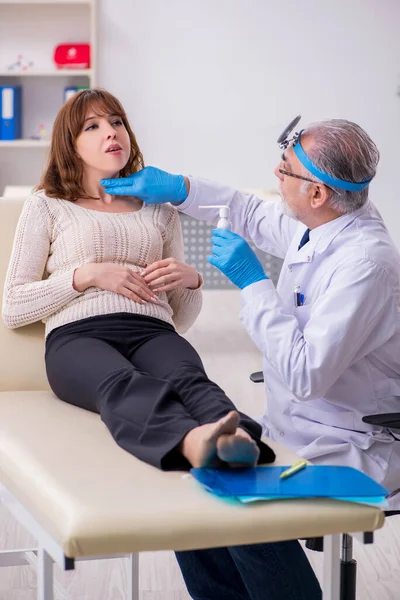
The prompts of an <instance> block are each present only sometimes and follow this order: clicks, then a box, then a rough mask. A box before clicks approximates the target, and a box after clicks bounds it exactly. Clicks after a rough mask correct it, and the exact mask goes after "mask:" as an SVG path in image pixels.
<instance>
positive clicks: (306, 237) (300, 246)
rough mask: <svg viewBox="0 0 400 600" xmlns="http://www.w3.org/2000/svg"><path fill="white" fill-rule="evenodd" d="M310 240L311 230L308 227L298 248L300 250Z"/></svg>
mask: <svg viewBox="0 0 400 600" xmlns="http://www.w3.org/2000/svg"><path fill="white" fill-rule="evenodd" d="M309 241H310V230H309V229H306V230H305V232H304V234H303V237H302V238H301V240H300V244H299V247H298V249H297V250H300V248H302V247H303V246H305V245H306V244H307V242H309Z"/></svg>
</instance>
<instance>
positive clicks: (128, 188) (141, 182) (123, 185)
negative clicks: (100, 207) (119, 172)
mask: <svg viewBox="0 0 400 600" xmlns="http://www.w3.org/2000/svg"><path fill="white" fill-rule="evenodd" d="M100 183H101V185H102V186H103V187H104V189H105V191H106V192H107V194H111V195H113V196H136V198H140V200H143V202H146V203H147V204H163V203H164V202H183V201H184V200H186V198H187V195H188V193H189V185H190V184H189V180H188V179H187V178H185V177H183V175H172V174H171V173H167V172H166V171H161V169H157V168H156V167H144V168H143V169H142V170H141V171H138V172H137V173H132V175H129V177H121V178H117V179H102V180H101V181H100Z"/></svg>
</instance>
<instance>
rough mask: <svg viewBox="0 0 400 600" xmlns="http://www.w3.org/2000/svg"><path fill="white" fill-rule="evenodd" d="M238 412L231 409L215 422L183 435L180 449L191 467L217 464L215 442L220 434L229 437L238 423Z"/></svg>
mask: <svg viewBox="0 0 400 600" xmlns="http://www.w3.org/2000/svg"><path fill="white" fill-rule="evenodd" d="M239 418H240V417H239V413H237V412H236V411H235V410H231V412H229V413H228V414H227V415H226V416H225V417H223V418H222V419H219V421H216V422H215V423H207V424H206V425H200V426H199V427H195V428H194V429H192V430H191V431H189V433H188V434H187V435H186V436H185V439H184V440H183V442H182V443H181V446H180V451H181V452H182V454H183V456H185V458H187V460H188V461H189V462H190V464H191V465H192V466H193V467H211V466H218V465H220V464H221V461H220V460H219V459H218V456H217V442H218V440H219V438H220V437H221V436H224V435H226V436H228V437H231V436H233V435H234V434H235V432H236V430H237V426H238V424H239Z"/></svg>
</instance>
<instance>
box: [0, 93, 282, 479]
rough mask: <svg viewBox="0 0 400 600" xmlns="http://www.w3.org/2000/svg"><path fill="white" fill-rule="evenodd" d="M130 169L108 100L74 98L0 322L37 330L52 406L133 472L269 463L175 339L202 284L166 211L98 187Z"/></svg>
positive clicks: (57, 133) (30, 207) (253, 433)
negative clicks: (42, 337)
mask: <svg viewBox="0 0 400 600" xmlns="http://www.w3.org/2000/svg"><path fill="white" fill-rule="evenodd" d="M143 166H144V164H143V157H142V154H141V152H140V150H139V147H138V144H137V142H136V139H135V136H134V134H133V132H132V130H131V128H130V125H129V123H128V120H127V118H126V115H125V112H124V110H123V108H122V106H121V104H120V103H119V101H118V100H117V99H116V98H114V97H113V96H112V95H111V94H109V93H108V92H106V91H103V90H86V91H82V92H80V93H78V94H76V95H75V96H74V97H73V98H71V99H70V100H69V101H68V102H67V103H66V104H64V106H63V107H62V108H61V110H60V112H59V114H58V115H57V118H56V120H55V123H54V129H53V136H52V144H51V149H50V157H49V161H48V165H47V168H46V169H45V171H44V174H43V176H42V180H41V182H40V185H39V186H38V189H37V191H36V193H35V194H33V195H32V196H30V197H29V198H28V199H27V201H26V202H25V205H24V208H23V211H22V215H21V218H20V221H19V225H18V228H17V232H16V236H15V243H14V248H13V252H12V256H11V261H10V265H9V270H8V276H7V280H6V285H5V293H4V304H3V319H4V321H5V323H6V325H7V326H9V327H11V328H14V327H20V326H22V325H27V324H29V323H33V322H35V321H38V320H40V319H41V320H43V321H44V322H45V324H46V368H47V375H48V379H49V382H50V386H51V388H52V390H53V391H54V393H55V394H56V395H57V396H58V397H59V398H61V399H62V400H65V401H66V402H69V403H71V404H75V405H78V406H80V407H82V408H86V409H88V410H92V411H96V412H99V413H100V415H101V418H102V419H103V421H104V423H105V424H106V425H107V427H108V428H109V430H110V432H111V434H112V435H113V437H114V439H115V440H116V442H117V443H118V444H119V445H120V446H122V447H123V448H125V449H126V450H127V451H128V452H130V453H132V454H133V455H135V456H137V457H138V458H140V459H141V460H144V461H146V462H148V463H150V464H152V465H155V466H157V467H159V468H162V469H176V468H187V467H189V466H202V465H217V466H218V465H222V464H225V465H236V464H240V465H254V464H256V463H257V461H258V460H262V461H263V462H271V461H272V460H273V459H274V454H273V452H272V451H271V450H270V449H269V448H268V447H267V446H266V445H265V444H263V443H262V442H261V441H260V435H261V428H260V426H259V425H258V424H257V423H256V422H254V421H253V420H252V419H250V418H249V417H247V416H246V415H244V414H239V413H238V412H237V411H236V410H235V407H234V405H233V404H232V402H231V401H230V400H229V399H228V398H227V396H226V395H225V394H224V392H223V391H222V390H221V388H219V387H218V386H217V385H216V384H215V383H213V382H212V381H210V380H209V379H208V377H207V375H206V373H205V371H204V368H203V365H202V363H201V360H200V358H199V356H198V354H197V353H196V351H195V350H194V349H193V348H192V346H191V345H190V344H189V343H188V342H187V341H186V340H185V339H184V338H183V337H181V336H180V335H179V334H178V333H177V331H176V330H178V331H186V330H187V329H188V328H189V327H190V326H191V325H192V323H193V322H194V320H195V319H196V317H197V316H198V314H199V311H200V309H201V290H200V288H201V284H202V280H201V276H200V275H199V274H198V273H197V272H196V270H195V269H194V268H193V267H191V266H189V265H187V264H185V263H184V262H183V240H182V233H181V228H180V221H179V216H178V212H177V211H176V210H175V209H174V208H173V207H172V206H170V205H158V206H147V205H145V204H143V203H142V201H140V200H138V199H137V198H130V197H128V198H127V197H115V196H110V195H108V194H106V193H105V192H104V190H103V188H102V186H101V185H100V180H101V179H102V178H105V177H115V176H121V177H122V176H124V175H127V174H128V173H131V172H136V171H138V170H139V169H141V168H143Z"/></svg>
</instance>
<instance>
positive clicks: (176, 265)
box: [142, 258, 201, 292]
mask: <svg viewBox="0 0 400 600" xmlns="http://www.w3.org/2000/svg"><path fill="white" fill-rule="evenodd" d="M142 276H143V278H144V281H145V282H146V283H147V284H148V286H149V287H150V288H151V289H152V290H153V292H169V291H170V290H174V289H175V288H178V287H183V288H189V289H192V290H195V289H197V288H198V287H200V285H201V277H200V275H199V274H198V272H197V271H196V269H195V268H194V267H191V266H190V265H187V264H186V263H184V262H180V261H178V260H176V258H164V259H163V260H158V261H156V262H154V263H153V264H151V265H149V266H148V267H146V268H145V270H144V271H143V273H142Z"/></svg>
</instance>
